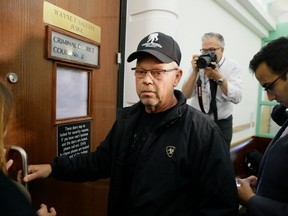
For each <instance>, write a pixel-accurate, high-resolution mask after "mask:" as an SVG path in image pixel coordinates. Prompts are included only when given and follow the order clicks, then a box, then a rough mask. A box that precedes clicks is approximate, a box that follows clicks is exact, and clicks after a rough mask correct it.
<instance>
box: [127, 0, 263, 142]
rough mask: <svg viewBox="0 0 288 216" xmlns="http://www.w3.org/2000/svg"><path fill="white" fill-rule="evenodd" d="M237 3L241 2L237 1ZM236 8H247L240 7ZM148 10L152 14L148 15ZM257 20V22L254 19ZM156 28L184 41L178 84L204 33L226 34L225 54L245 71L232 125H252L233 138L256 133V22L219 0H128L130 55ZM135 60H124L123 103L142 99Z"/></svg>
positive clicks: (128, 51)
mask: <svg viewBox="0 0 288 216" xmlns="http://www.w3.org/2000/svg"><path fill="white" fill-rule="evenodd" d="M223 1H225V0H223ZM238 1H239V0H238ZM248 1H254V0H248ZM230 2H231V1H230ZM232 2H233V1H232ZM234 2H235V3H237V0H234ZM237 5H238V4H237ZM237 7H240V8H241V10H244V11H245V9H243V8H242V7H241V6H237ZM161 9H163V10H161ZM137 13H138V14H137ZM135 14H136V15H137V16H135ZM146 15H147V16H148V17H145V16H146ZM253 22H254V23H255V20H254V21H253ZM243 23H244V24H243ZM257 25H258V23H257ZM260 27H261V28H262V26H260ZM153 31H162V32H164V33H167V34H170V35H171V36H173V37H174V39H175V40H176V41H177V42H178V43H179V45H180V48H181V51H182V60H181V65H180V66H181V68H182V69H183V71H184V75H183V78H182V80H181V82H180V84H179V86H178V87H177V88H178V89H181V87H182V85H183V82H184V81H185V80H186V79H187V77H188V76H189V69H190V62H191V57H192V54H193V53H199V49H200V48H201V36H202V35H203V34H204V33H206V32H211V31H212V32H218V33H220V34H222V35H223V36H224V39H225V44H226V46H225V52H224V54H225V56H227V57H228V58H233V59H235V60H237V61H238V62H239V63H240V64H241V67H242V74H243V100H242V102H241V103H239V104H237V105H235V106H234V115H233V116H234V120H233V126H234V127H237V126H242V125H246V124H249V123H250V125H251V127H250V128H247V129H245V130H241V131H239V132H236V133H234V134H233V139H232V142H237V141H240V140H242V139H245V138H247V137H249V136H251V135H254V134H255V124H254V123H255V122H256V109H257V97H258V82H257V80H256V79H255V77H254V76H253V75H252V74H251V73H250V72H249V70H248V64H249V61H250V60H251V58H252V57H253V55H254V54H255V53H256V52H257V51H258V50H259V49H260V47H261V36H259V34H257V32H256V33H255V31H253V27H252V28H251V26H249V25H245V22H243V20H242V21H241V20H240V21H239V18H236V17H235V16H234V15H232V14H230V13H229V12H227V10H225V9H224V8H223V5H220V4H218V3H217V0H215V1H214V0H201V1H200V0H145V1H143V0H128V11H127V41H126V44H127V45H126V46H127V47H126V54H125V56H126V58H127V56H128V55H129V54H130V53H131V52H133V51H135V50H136V48H137V45H138V42H139V41H140V40H141V39H142V38H143V37H144V36H146V35H147V34H149V33H151V32H153ZM261 31H262V30H261ZM262 32H263V31H262ZM267 32H268V31H267ZM261 34H262V33H261ZM264 34H265V29H264ZM134 65H135V62H132V63H130V64H128V63H127V62H126V63H125V68H126V69H125V83H124V86H125V89H124V106H128V105H131V104H133V103H135V102H137V101H138V97H137V95H136V93H135V84H134V76H133V74H132V72H131V71H130V68H131V67H133V66H134ZM189 102H190V101H189V100H188V103H189Z"/></svg>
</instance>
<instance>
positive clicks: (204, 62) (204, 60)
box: [196, 52, 217, 69]
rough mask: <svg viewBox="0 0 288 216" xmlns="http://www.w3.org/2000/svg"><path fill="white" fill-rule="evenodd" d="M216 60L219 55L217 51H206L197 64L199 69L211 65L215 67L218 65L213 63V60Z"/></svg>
mask: <svg viewBox="0 0 288 216" xmlns="http://www.w3.org/2000/svg"><path fill="white" fill-rule="evenodd" d="M216 61H217V55H216V54H215V53H211V52H206V53H204V54H202V55H200V56H199V58H198V60H197V61H196V64H197V67H198V68H199V69H203V68H206V67H211V68H213V69H215V68H216V65H213V64H211V62H216Z"/></svg>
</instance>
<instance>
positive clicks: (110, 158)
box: [51, 90, 238, 216]
mask: <svg viewBox="0 0 288 216" xmlns="http://www.w3.org/2000/svg"><path fill="white" fill-rule="evenodd" d="M175 95H176V97H177V99H178V103H177V105H176V106H175V107H173V108H171V109H170V111H169V115H167V116H168V117H167V118H166V119H163V120H162V121H161V122H159V124H158V125H157V127H156V129H155V130H153V131H152V132H151V134H150V136H149V138H148V140H147V142H146V144H145V146H144V147H143V149H142V151H141V154H140V157H139V160H138V163H137V167H136V171H135V174H134V179H133V182H132V185H131V199H130V204H129V208H130V209H129V212H130V213H129V214H128V213H125V215H126V216H127V215H135V216H136V215H137V216H140V215H143V216H148V215H149V216H162V215H163V216H170V215H171V216H172V215H173V216H177V215H179V216H184V215H185V216H186V215H187V216H188V215H189V216H192V215H195V216H201V215H203V216H204V215H205V216H208V215H209V216H220V215H221V216H232V215H234V214H235V213H236V212H237V209H238V200H237V190H236V185H235V179H234V173H233V168H232V163H231V161H230V156H229V155H230V154H229V150H228V149H227V145H226V144H225V140H224V138H223V136H222V134H221V131H220V130H219V128H218V127H217V126H216V124H215V123H214V122H213V121H211V120H210V119H209V118H208V117H207V116H206V115H204V114H202V113H201V112H199V111H197V110H196V109H194V108H192V107H191V106H188V105H187V104H186V100H185V98H184V96H183V94H182V93H181V92H180V91H177V90H176V91H175ZM143 110H144V106H143V105H142V104H141V103H140V102H139V103H137V104H135V105H133V106H131V107H128V108H124V109H121V110H119V111H118V113H117V121H116V122H115V124H114V125H113V128H112V129H111V131H110V132H109V134H108V135H107V137H106V138H105V140H104V141H103V142H102V143H101V144H100V146H99V147H98V148H97V150H96V151H95V152H91V153H88V154H84V155H79V156H76V157H74V158H72V159H68V157H65V156H62V157H58V158H56V159H55V160H54V161H53V163H52V174H51V176H54V177H55V178H57V179H62V180H68V181H77V182H82V181H93V180H97V179H99V178H107V177H110V192H109V206H108V215H109V216H112V215H113V216H115V215H123V214H124V213H123V211H122V210H123V206H124V205H125V203H127V200H123V199H122V195H123V166H124V159H125V155H126V152H127V148H128V145H129V143H130V142H131V140H132V137H133V132H134V128H135V126H136V125H137V120H138V116H139V115H140V113H141V112H142V111H143Z"/></svg>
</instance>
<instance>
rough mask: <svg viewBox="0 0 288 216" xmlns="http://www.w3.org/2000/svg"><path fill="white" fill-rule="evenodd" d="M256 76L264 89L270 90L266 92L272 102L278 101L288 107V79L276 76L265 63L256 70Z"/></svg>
mask: <svg viewBox="0 0 288 216" xmlns="http://www.w3.org/2000/svg"><path fill="white" fill-rule="evenodd" d="M255 76H256V78H257V80H258V81H259V83H260V84H261V85H262V86H263V87H264V88H265V87H266V88H268V89H267V91H266V92H267V97H268V99H269V100H270V101H272V100H276V101H277V102H278V103H280V104H282V105H284V106H286V107H288V79H286V80H283V79H281V78H279V75H278V74H274V73H273V72H272V70H271V69H270V68H269V67H268V66H267V64H266V63H265V62H263V63H261V64H260V65H259V67H258V68H257V69H256V72H255ZM286 76H287V73H286ZM271 84H272V85H271Z"/></svg>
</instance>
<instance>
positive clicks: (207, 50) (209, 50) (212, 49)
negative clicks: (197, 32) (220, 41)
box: [200, 47, 222, 53]
mask: <svg viewBox="0 0 288 216" xmlns="http://www.w3.org/2000/svg"><path fill="white" fill-rule="evenodd" d="M221 48H222V47H218V48H209V49H200V52H202V53H206V52H212V53H215V52H216V50H219V49H221Z"/></svg>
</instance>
